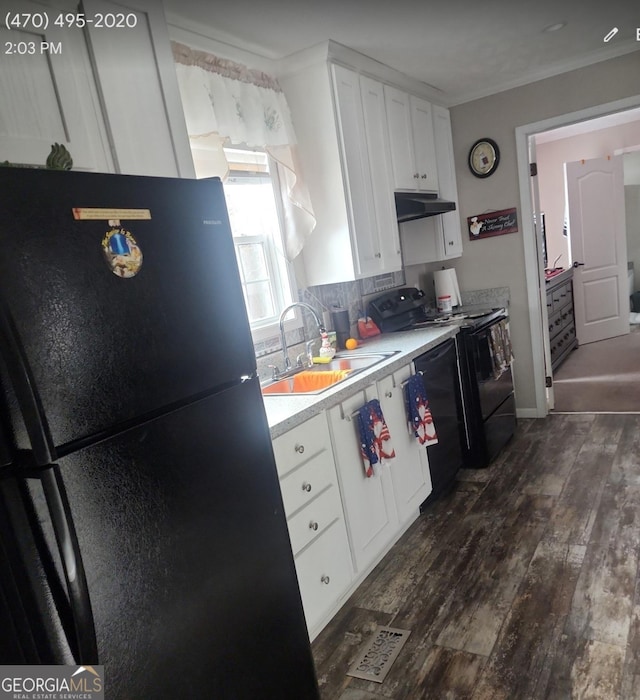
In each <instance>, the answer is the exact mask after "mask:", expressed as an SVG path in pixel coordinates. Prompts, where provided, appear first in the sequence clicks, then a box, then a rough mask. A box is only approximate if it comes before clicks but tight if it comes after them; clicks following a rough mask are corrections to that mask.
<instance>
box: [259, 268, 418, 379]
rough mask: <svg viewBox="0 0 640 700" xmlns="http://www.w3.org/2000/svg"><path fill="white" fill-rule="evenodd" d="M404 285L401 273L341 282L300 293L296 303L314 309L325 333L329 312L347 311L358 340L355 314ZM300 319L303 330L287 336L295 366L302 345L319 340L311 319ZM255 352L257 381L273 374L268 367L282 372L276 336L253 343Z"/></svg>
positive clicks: (278, 338) (296, 330)
mask: <svg viewBox="0 0 640 700" xmlns="http://www.w3.org/2000/svg"><path fill="white" fill-rule="evenodd" d="M403 284H405V275H404V272H402V271H400V272H393V273H389V274H386V275H379V276H377V277H367V278H366V279H363V280H357V281H355V282H340V283H337V284H325V285H320V286H317V287H307V288H305V289H299V290H298V300H299V301H304V302H306V303H307V304H310V305H311V306H313V308H314V309H315V310H316V311H317V312H318V313H319V314H320V316H321V317H323V318H324V320H325V325H326V326H327V330H331V327H330V315H329V314H330V311H331V309H335V308H341V309H347V310H348V311H349V324H350V327H351V335H352V336H353V337H355V338H357V337H358V336H357V326H358V314H359V313H360V312H361V311H364V309H365V307H366V305H367V303H368V297H369V296H371V295H372V294H379V293H380V292H382V291H384V290H386V289H391V288H393V287H401V286H402V285H403ZM303 317H304V327H303V328H297V329H294V330H292V331H290V332H288V333H287V342H288V343H291V345H290V346H289V348H288V349H287V354H288V356H289V359H290V361H291V363H292V364H294V363H295V361H296V357H297V356H298V355H299V354H300V353H303V352H304V351H305V341H306V340H312V339H313V338H316V337H317V336H318V331H317V329H316V327H315V324H314V323H313V319H311V318H310V315H309V314H306V313H303ZM255 352H256V359H257V362H258V374H259V375H260V377H262V378H267V377H269V376H271V371H272V370H271V368H270V367H269V365H276V366H277V367H278V368H279V369H282V364H283V362H282V350H281V347H280V337H279V336H277V335H276V336H275V337H274V338H268V339H267V340H265V341H260V342H258V343H256V344H255Z"/></svg>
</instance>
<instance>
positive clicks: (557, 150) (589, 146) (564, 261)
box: [536, 121, 640, 267]
mask: <svg viewBox="0 0 640 700" xmlns="http://www.w3.org/2000/svg"><path fill="white" fill-rule="evenodd" d="M637 145H640V121H636V122H629V123H627V124H620V125H619V126H612V127H609V128H606V129H599V130H598V131H592V132H589V133H588V134H580V135H577V136H571V137H568V138H564V139H558V140H555V141H549V142H547V143H540V144H538V145H537V147H536V158H537V162H538V185H539V189H540V210H541V211H543V212H544V213H545V223H546V231H547V250H548V258H549V265H551V263H552V262H553V260H554V259H555V258H556V257H557V256H558V255H562V257H561V258H560V261H559V262H558V266H559V267H568V265H569V262H570V255H569V249H568V244H567V238H565V237H564V236H563V235H562V226H563V222H564V208H565V206H564V164H565V163H571V162H573V161H578V160H589V159H591V158H605V157H606V156H609V155H613V154H614V152H615V151H616V150H618V149H621V148H628V147H630V146H637ZM625 183H626V179H625ZM639 263H640V261H639Z"/></svg>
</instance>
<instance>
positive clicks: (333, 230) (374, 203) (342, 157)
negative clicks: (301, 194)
mask: <svg viewBox="0 0 640 700" xmlns="http://www.w3.org/2000/svg"><path fill="white" fill-rule="evenodd" d="M279 82H280V84H281V85H282V87H283V90H284V92H285V94H286V96H287V101H288V103H289V107H290V109H291V114H292V117H293V121H294V124H295V128H296V135H297V138H298V151H299V157H300V162H301V166H302V172H303V174H304V178H305V181H306V182H307V185H308V187H309V193H310V196H311V201H312V202H313V207H314V211H315V215H316V219H317V223H316V228H315V229H314V231H313V233H312V234H311V236H310V237H309V238H308V239H307V241H306V242H305V247H304V250H303V258H304V265H305V271H306V283H307V284H308V285H317V284H330V283H334V282H346V281H350V280H356V279H361V278H363V277H371V276H373V275H378V274H383V273H387V272H394V271H397V270H400V269H401V267H402V257H401V253H400V242H399V234H398V224H397V219H396V212H395V200H394V196H393V183H392V180H391V174H390V173H391V159H390V150H389V143H388V136H387V123H386V112H385V108H384V93H383V89H382V85H381V84H380V83H378V82H376V81H375V80H371V79H369V78H366V77H364V76H361V75H359V74H358V73H356V72H355V71H352V70H349V69H347V68H343V67H342V66H338V65H332V64H328V63H327V62H326V60H325V61H323V62H318V63H312V64H311V65H307V66H305V67H303V68H302V69H300V70H296V71H294V72H292V73H287V74H284V75H282V76H280V77H279Z"/></svg>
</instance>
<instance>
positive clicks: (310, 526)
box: [309, 520, 320, 532]
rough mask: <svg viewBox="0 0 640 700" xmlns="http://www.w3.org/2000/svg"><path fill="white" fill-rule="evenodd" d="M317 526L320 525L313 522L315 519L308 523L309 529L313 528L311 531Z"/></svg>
mask: <svg viewBox="0 0 640 700" xmlns="http://www.w3.org/2000/svg"><path fill="white" fill-rule="evenodd" d="M319 527H320V526H319V525H318V523H317V522H315V520H312V521H311V522H310V523H309V530H313V531H314V532H315V531H316V530H317V529H318V528H319Z"/></svg>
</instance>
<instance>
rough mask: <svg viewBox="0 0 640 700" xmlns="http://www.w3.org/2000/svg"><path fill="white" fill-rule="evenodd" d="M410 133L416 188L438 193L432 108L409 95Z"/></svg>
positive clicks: (425, 102)
mask: <svg viewBox="0 0 640 700" xmlns="http://www.w3.org/2000/svg"><path fill="white" fill-rule="evenodd" d="M409 105H410V107H411V133H412V142H413V150H414V153H415V163H416V174H417V175H418V178H417V187H418V189H420V190H427V191H433V192H437V191H438V166H437V163H436V149H435V144H434V135H433V116H432V107H431V105H430V104H429V103H428V102H427V101H426V100H422V99H420V98H419V97H415V96H414V95H411V96H410V98H409Z"/></svg>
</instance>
